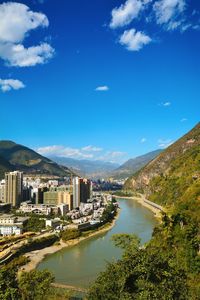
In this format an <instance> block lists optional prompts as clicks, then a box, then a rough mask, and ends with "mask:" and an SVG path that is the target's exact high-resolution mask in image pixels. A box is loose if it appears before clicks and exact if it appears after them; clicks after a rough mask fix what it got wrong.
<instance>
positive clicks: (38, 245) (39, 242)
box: [17, 234, 59, 255]
mask: <svg viewBox="0 0 200 300" xmlns="http://www.w3.org/2000/svg"><path fill="white" fill-rule="evenodd" d="M58 240H59V237H58V236H57V235H55V234H52V235H50V236H46V237H41V238H38V239H34V238H29V240H28V243H27V244H25V245H23V246H22V247H21V248H20V249H19V250H18V251H17V255H21V254H24V253H27V252H29V251H34V250H39V249H43V248H45V247H49V246H51V245H53V244H54V243H55V242H57V241H58Z"/></svg>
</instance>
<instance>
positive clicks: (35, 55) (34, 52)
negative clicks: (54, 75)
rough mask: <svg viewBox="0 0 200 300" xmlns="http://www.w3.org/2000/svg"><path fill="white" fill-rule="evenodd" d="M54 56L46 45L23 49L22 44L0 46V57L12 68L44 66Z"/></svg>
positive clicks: (52, 50)
mask: <svg viewBox="0 0 200 300" xmlns="http://www.w3.org/2000/svg"><path fill="white" fill-rule="evenodd" d="M53 54H54V49H53V48H52V47H51V46H50V45H49V44H47V43H43V44H40V45H38V46H32V47H29V48H25V47H24V46H23V45H22V44H1V43H0V57H1V58H2V59H3V60H5V61H6V62H7V63H8V65H10V66H14V67H31V66H35V65H37V64H44V63H45V62H47V61H48V60H49V59H50V58H52V56H53Z"/></svg>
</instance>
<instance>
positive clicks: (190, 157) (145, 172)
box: [125, 123, 200, 205]
mask: <svg viewBox="0 0 200 300" xmlns="http://www.w3.org/2000/svg"><path fill="white" fill-rule="evenodd" d="M125 189H133V190H137V191H141V192H143V193H145V194H146V195H147V196H148V198H149V199H150V200H152V201H155V202H157V203H160V204H164V205H165V204H168V205H171V204H173V203H174V202H176V201H186V200H187V201H188V200H191V201H193V200H194V201H195V202H196V201H198V205H199V199H200V198H199V197H200V123H198V124H197V125H196V126H195V127H194V128H193V129H192V130H191V131H190V132H188V133H187V134H186V135H184V136H183V137H182V138H180V139H179V140H178V141H177V142H175V143H174V144H173V145H171V146H170V147H168V148H167V149H166V150H165V151H164V152H162V153H161V154H160V155H159V156H158V157H156V158H155V159H154V160H153V161H151V162H150V163H149V164H148V165H147V166H145V167H144V168H143V169H142V170H140V171H139V172H138V173H137V174H135V175H134V176H132V177H130V178H129V179H128V180H127V182H126V183H125Z"/></svg>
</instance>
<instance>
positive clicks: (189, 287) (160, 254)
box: [87, 213, 200, 300]
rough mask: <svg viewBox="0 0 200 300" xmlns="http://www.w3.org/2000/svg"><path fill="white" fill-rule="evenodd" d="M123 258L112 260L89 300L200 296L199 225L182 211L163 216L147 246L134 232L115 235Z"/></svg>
mask: <svg viewBox="0 0 200 300" xmlns="http://www.w3.org/2000/svg"><path fill="white" fill-rule="evenodd" d="M112 239H113V241H114V243H115V245H116V246H118V247H120V248H122V249H123V250H124V254H123V257H122V259H120V260H118V261H117V262H113V263H109V264H108V265H107V268H106V271H104V272H102V273H101V274H100V275H99V276H98V278H97V280H96V282H95V283H94V284H93V285H92V286H91V288H90V290H89V293H88V298H87V299H90V300H93V299H94V300H96V299H105V300H115V299H116V300H118V299H122V300H124V299H139V300H147V299H149V300H150V299H153V300H157V299H163V300H175V299H176V300H179V299H180V300H186V299H187V300H189V299H190V300H197V299H199V298H198V296H199V295H200V284H199V283H200V275H199V271H200V257H199V256H198V244H199V241H198V239H197V227H196V224H194V223H192V222H191V220H190V222H189V223H188V220H187V221H183V218H181V217H180V214H179V213H175V214H174V215H173V216H171V217H170V218H169V217H167V215H165V214H164V215H163V222H162V224H161V225H160V226H159V227H157V228H156V229H155V231H154V234H153V238H152V240H151V241H150V243H149V244H148V245H146V247H145V248H144V247H142V248H141V247H140V244H139V240H138V239H137V238H136V237H135V236H134V235H127V234H123V235H120V234H119V235H116V236H114V237H113V238H112Z"/></svg>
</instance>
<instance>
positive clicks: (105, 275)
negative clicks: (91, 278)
mask: <svg viewBox="0 0 200 300" xmlns="http://www.w3.org/2000/svg"><path fill="white" fill-rule="evenodd" d="M125 189H127V190H130V189H131V190H132V191H133V192H144V193H145V194H146V195H147V196H148V199H149V200H151V201H153V202H156V203H158V204H162V205H163V206H165V209H166V213H163V215H162V222H161V224H160V225H159V226H157V227H156V228H155V230H154V233H153V236H152V239H151V241H150V242H149V243H148V244H147V245H145V247H141V246H140V244H139V242H138V240H137V239H136V238H135V237H134V236H132V235H131V236H129V235H117V236H114V237H113V241H114V243H115V245H116V246H118V247H121V248H122V249H123V250H124V254H123V257H122V259H120V260H118V261H116V262H113V263H110V264H108V266H107V268H106V270H105V272H102V273H101V274H100V275H99V277H98V278H97V280H96V282H95V283H94V284H93V285H92V286H91V288H90V290H89V293H88V299H90V300H93V299H94V300H96V299H105V300H114V299H121V300H125V299H138V300H158V299H159V300H198V299H200V255H199V245H200V203H199V201H200V124H198V125H197V126H196V127H195V128H194V129H193V130H192V131H190V132H189V133H188V134H187V135H185V136H184V137H183V138H181V139H180V140H179V141H177V142H176V143H175V144H173V145H172V146H170V147H169V148H168V149H166V150H165V151H164V152H163V153H162V154H160V155H159V156H158V158H156V159H155V160H154V161H153V162H151V163H150V164H149V165H147V166H146V167H144V168H143V169H142V170H141V171H139V172H138V173H137V174H135V175H134V177H132V178H130V179H129V180H128V181H127V183H126V185H125Z"/></svg>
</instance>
